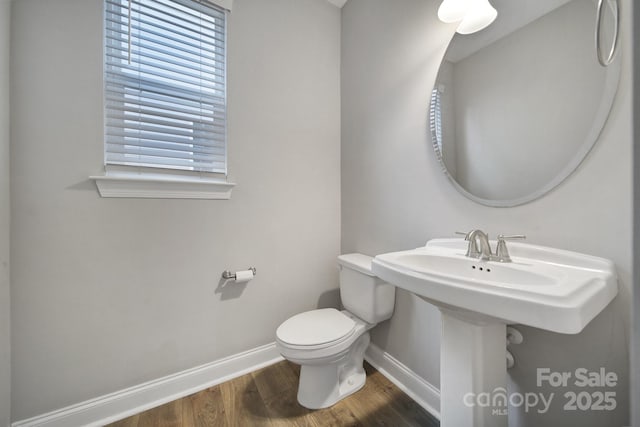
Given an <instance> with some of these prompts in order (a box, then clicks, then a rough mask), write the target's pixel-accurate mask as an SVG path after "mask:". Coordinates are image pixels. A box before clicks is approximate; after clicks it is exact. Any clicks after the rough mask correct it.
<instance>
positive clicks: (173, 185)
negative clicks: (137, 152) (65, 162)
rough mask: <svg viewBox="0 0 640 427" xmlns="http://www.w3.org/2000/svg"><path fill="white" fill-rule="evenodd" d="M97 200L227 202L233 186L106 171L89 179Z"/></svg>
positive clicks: (229, 183)
mask: <svg viewBox="0 0 640 427" xmlns="http://www.w3.org/2000/svg"><path fill="white" fill-rule="evenodd" d="M89 179H92V180H93V181H95V183H96V186H97V187H98V192H99V193H100V197H125V198H142V199H210V200H228V199H230V198H231V190H232V189H233V187H234V186H235V184H234V183H231V182H227V181H224V180H220V179H210V178H199V177H192V176H185V175H174V176H172V175H162V174H144V173H128V172H117V173H111V172H107V173H106V174H105V175H94V176H90V177H89Z"/></svg>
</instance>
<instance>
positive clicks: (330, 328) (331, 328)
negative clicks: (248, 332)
mask: <svg viewBox="0 0 640 427" xmlns="http://www.w3.org/2000/svg"><path fill="white" fill-rule="evenodd" d="M355 329H356V322H355V321H354V320H353V319H352V318H351V317H349V316H347V315H345V314H344V313H342V312H340V311H338V310H336V309H334V308H324V309H319V310H311V311H306V312H304V313H300V314H297V315H295V316H293V317H291V318H289V319H288V320H286V321H284V322H283V323H282V324H281V325H280V326H279V327H278V329H277V330H276V338H277V340H278V341H279V342H280V343H281V344H282V345H284V346H287V347H290V348H297V349H309V350H311V349H316V348H325V347H330V346H333V345H336V344H339V343H340V342H341V341H344V340H347V339H349V338H350V337H351V336H352V335H353V334H354V332H355Z"/></svg>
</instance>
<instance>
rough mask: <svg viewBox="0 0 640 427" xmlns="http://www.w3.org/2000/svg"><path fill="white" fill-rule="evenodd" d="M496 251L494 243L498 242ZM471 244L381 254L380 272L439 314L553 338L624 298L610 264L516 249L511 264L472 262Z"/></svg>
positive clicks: (440, 243) (447, 242)
mask: <svg viewBox="0 0 640 427" xmlns="http://www.w3.org/2000/svg"><path fill="white" fill-rule="evenodd" d="M493 246H495V243H493ZM466 248H467V242H466V241H464V239H434V240H431V241H429V242H428V243H427V245H426V246H425V247H421V248H417V249H413V250H409V251H402V252H392V253H387V254H383V255H378V256H377V257H375V258H374V260H373V271H374V273H375V274H376V275H377V276H378V277H380V278H382V279H383V280H386V281H388V282H389V283H393V284H395V285H396V286H398V287H399V288H403V289H406V290H408V291H410V292H413V293H414V294H416V295H418V296H420V297H422V298H424V299H425V300H427V301H429V302H431V303H433V304H435V305H438V306H440V307H444V308H449V309H452V310H458V311H469V312H472V313H477V314H481V315H485V316H488V317H492V318H495V319H499V320H502V321H504V323H520V324H525V325H529V326H535V327H537V328H541V329H546V330H549V331H553V332H560V333H567V334H575V333H578V332H580V331H582V329H583V328H584V327H585V326H586V325H587V324H588V323H589V322H590V321H591V319H593V318H594V317H595V316H596V315H597V314H598V313H600V311H602V309H603V308H604V307H606V306H607V304H609V302H610V301H611V300H612V299H613V298H614V297H615V295H616V294H617V292H618V287H617V280H616V274H615V267H614V265H613V263H612V262H611V261H609V260H606V259H603V258H597V257H593V256H589V255H583V254H579V253H575V252H569V251H564V250H559V249H554V248H547V247H543V246H535V245H530V244H525V243H516V242H510V243H509V252H510V253H511V259H512V262H510V263H500V262H495V261H480V260H477V259H473V258H469V257H467V256H465V253H466Z"/></svg>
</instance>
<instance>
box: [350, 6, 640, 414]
mask: <svg viewBox="0 0 640 427" xmlns="http://www.w3.org/2000/svg"><path fill="white" fill-rule="evenodd" d="M439 3H440V2H439V1H436V0H399V1H393V2H390V1H386V0H350V1H349V2H348V3H347V5H346V6H345V8H344V9H343V15H342V18H343V21H342V32H343V34H342V81H341V85H342V123H343V126H342V159H341V161H342V230H343V232H342V251H343V252H349V251H359V252H362V253H366V254H371V255H375V254H378V253H383V252H388V251H393V250H401V249H409V248H414V247H418V246H421V245H424V243H425V242H426V241H427V240H429V239H431V238H434V237H446V236H453V232H454V231H456V230H461V231H464V230H470V229H473V228H482V229H484V230H486V231H488V232H489V233H490V234H491V235H492V236H495V235H496V234H498V233H505V234H507V233H524V234H526V235H527V236H528V241H529V242H531V243H536V244H541V245H549V246H555V247H559V248H564V249H569V250H576V251H580V252H585V253H589V254H593V255H598V256H602V257H607V258H610V259H612V260H613V261H614V262H615V263H616V266H617V268H618V273H619V276H620V281H619V283H620V295H619V296H618V297H617V298H616V299H615V300H614V301H613V302H612V303H611V304H610V305H609V306H608V307H607V308H606V309H605V310H604V311H603V313H601V314H600V315H599V316H598V317H597V318H596V319H594V321H593V322H592V323H591V324H590V325H588V326H587V327H586V329H585V330H584V331H583V332H582V333H581V334H579V335H573V336H570V335H560V334H553V333H547V332H544V331H542V330H538V329H534V328H528V327H521V330H522V332H523V333H524V335H525V340H526V342H525V343H524V344H522V345H520V346H517V347H514V348H513V353H514V355H515V357H516V363H517V367H516V368H515V369H513V370H512V371H510V375H511V390H512V391H517V390H520V391H537V392H549V391H550V390H544V389H542V390H539V389H537V387H536V385H535V369H536V368H537V367H548V368H551V369H552V370H562V371H564V370H567V371H571V370H574V369H576V368H577V367H585V368H588V369H593V370H597V369H598V368H599V367H600V366H605V367H606V368H607V369H608V370H611V371H615V372H616V373H617V374H618V376H619V377H620V381H619V385H618V387H617V389H616V390H615V391H616V392H617V409H616V411H614V412H612V413H610V412H607V413H605V412H596V411H587V412H580V413H577V412H576V413H567V412H563V411H562V406H563V404H564V403H565V401H564V400H563V397H562V396H561V395H560V393H558V390H553V391H555V392H556V393H557V394H558V396H556V400H555V401H554V404H553V405H552V407H551V410H552V412H551V413H550V414H548V415H546V416H545V415H539V414H535V413H529V414H524V413H523V412H521V411H512V413H511V414H510V419H511V425H512V426H539V425H553V426H560V425H581V426H602V425H608V426H609V425H610V426H616V425H619V426H622V425H628V423H629V420H628V414H629V392H628V387H629V381H628V378H629V371H628V367H627V364H628V362H629V359H628V350H629V326H630V322H629V319H630V312H629V308H630V304H629V301H630V288H631V232H632V228H631V201H632V197H631V194H632V189H631V183H632V179H631V173H632V172H631V164H632V163H631V147H632V144H631V80H632V72H631V63H630V55H629V54H630V43H629V41H630V39H629V36H630V31H629V29H630V28H631V19H630V16H629V15H628V14H626V15H625V17H624V31H623V35H624V40H623V42H624V43H623V49H622V51H621V53H622V60H623V72H622V81H621V84H620V89H619V93H618V97H617V99H616V101H615V104H614V107H613V112H612V116H611V118H610V120H609V122H608V124H607V126H606V128H605V129H604V131H603V134H602V137H601V139H600V141H599V142H598V143H597V144H596V146H595V148H594V150H593V151H592V152H591V153H590V155H589V156H588V158H587V159H586V160H585V162H584V163H583V164H582V165H581V167H580V168H579V170H578V171H577V172H576V173H575V174H573V175H572V176H570V177H569V179H568V180H566V181H565V182H564V183H563V184H562V185H560V186H559V187H558V188H557V189H556V190H554V191H552V192H551V193H550V194H548V195H546V196H545V197H543V198H541V199H539V200H537V201H535V202H532V203H529V204H527V205H524V206H520V207H516V208H505V209H497V208H488V207H483V206H480V205H477V204H475V203H473V202H471V201H469V200H467V199H465V198H464V197H463V196H461V195H460V194H459V193H458V192H457V191H456V190H455V189H454V188H453V187H452V186H451V185H450V183H449V182H448V181H447V178H446V177H445V176H444V175H443V174H442V172H441V170H440V166H439V165H438V162H437V160H436V157H435V155H434V153H433V151H432V149H431V141H430V138H429V136H428V132H427V129H428V127H427V106H428V102H429V96H430V92H431V89H432V87H433V83H434V80H435V76H436V73H437V70H438V66H439V64H440V61H441V59H442V57H443V54H444V50H445V48H446V46H447V43H448V42H449V40H450V39H451V37H452V35H453V33H454V31H455V24H453V25H445V24H442V23H441V22H439V21H438V19H437V17H436V13H437V8H438V5H439ZM623 3H624V4H623V6H625V7H628V6H629V5H630V2H629V1H625V2H623ZM439 335H440V321H439V314H438V311H437V310H436V309H435V308H434V307H433V306H431V305H429V304H428V303H426V302H424V301H422V300H420V299H418V298H416V297H413V296H411V295H409V294H407V293H405V292H398V298H397V306H396V310H395V314H394V316H393V318H392V319H391V320H390V321H389V322H386V323H385V324H382V325H380V326H378V327H377V329H376V330H375V331H374V333H373V341H374V343H376V344H377V345H379V346H380V347H382V348H383V349H385V350H386V351H388V352H389V353H391V354H392V355H393V356H395V357H396V358H398V359H399V360H400V361H402V362H403V363H405V364H406V365H407V366H409V367H410V368H411V369H413V370H414V371H415V372H416V373H418V374H419V375H421V376H422V377H423V378H424V379H425V380H427V381H429V382H430V383H431V384H433V385H435V386H439V385H440V384H439V351H440V349H439V339H438V337H439Z"/></svg>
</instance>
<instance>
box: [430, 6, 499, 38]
mask: <svg viewBox="0 0 640 427" xmlns="http://www.w3.org/2000/svg"><path fill="white" fill-rule="evenodd" d="M497 16H498V11H497V10H496V9H495V8H494V7H493V6H491V3H489V0H444V1H443V2H442V4H441V5H440V7H439V8H438V18H439V19H440V20H441V21H442V22H446V23H448V24H450V23H453V22H459V23H460V24H459V25H458V28H457V30H456V31H457V32H458V33H460V34H471V33H475V32H476V31H480V30H482V29H484V28H486V27H488V26H489V25H491V23H492V22H493V21H495V19H496V17H497Z"/></svg>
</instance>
